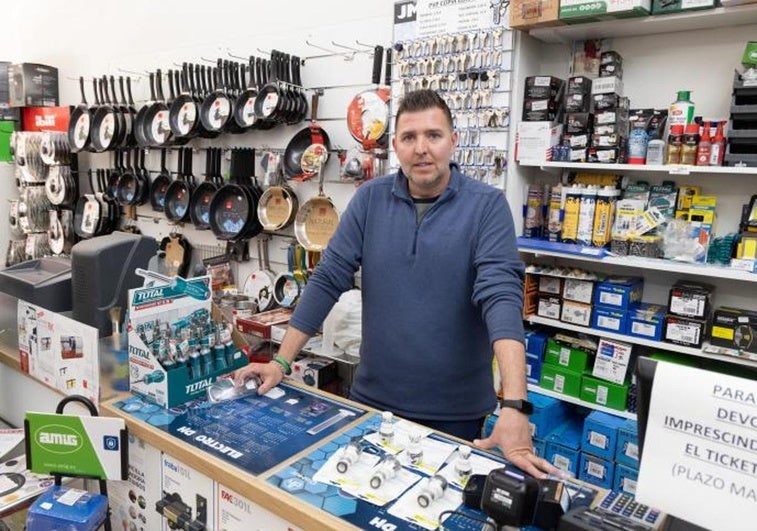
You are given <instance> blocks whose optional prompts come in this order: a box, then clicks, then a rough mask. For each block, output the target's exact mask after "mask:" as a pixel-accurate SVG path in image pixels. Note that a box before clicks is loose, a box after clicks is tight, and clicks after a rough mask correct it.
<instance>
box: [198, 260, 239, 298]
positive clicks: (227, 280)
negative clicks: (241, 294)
mask: <svg viewBox="0 0 757 531" xmlns="http://www.w3.org/2000/svg"><path fill="white" fill-rule="evenodd" d="M202 263H203V265H204V266H205V268H206V269H207V272H208V273H207V274H208V275H210V277H211V279H212V280H211V286H212V291H213V293H215V292H218V291H228V290H229V289H230V288H231V287H232V286H234V274H233V273H232V271H231V262H230V261H229V257H228V256H227V255H219V256H213V257H211V258H206V259H204V260H203V261H202Z"/></svg>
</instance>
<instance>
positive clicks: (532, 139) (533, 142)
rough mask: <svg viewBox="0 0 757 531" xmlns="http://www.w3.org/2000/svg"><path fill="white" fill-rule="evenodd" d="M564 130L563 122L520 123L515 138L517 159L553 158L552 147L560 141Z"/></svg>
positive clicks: (536, 159) (542, 160)
mask: <svg viewBox="0 0 757 531" xmlns="http://www.w3.org/2000/svg"><path fill="white" fill-rule="evenodd" d="M562 131H563V126H562V124H554V123H552V122H549V121H542V122H521V123H519V124H518V131H517V134H516V140H515V142H516V143H515V160H517V161H519V162H521V161H535V162H544V161H549V160H552V148H553V147H554V146H556V145H557V144H558V143H559V142H560V136H561V135H562Z"/></svg>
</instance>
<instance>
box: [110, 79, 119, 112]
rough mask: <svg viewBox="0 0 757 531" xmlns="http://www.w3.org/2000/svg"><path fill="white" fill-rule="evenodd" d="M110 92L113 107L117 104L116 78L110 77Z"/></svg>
mask: <svg viewBox="0 0 757 531" xmlns="http://www.w3.org/2000/svg"><path fill="white" fill-rule="evenodd" d="M110 91H111V92H112V93H113V105H116V104H117V103H118V98H116V76H110Z"/></svg>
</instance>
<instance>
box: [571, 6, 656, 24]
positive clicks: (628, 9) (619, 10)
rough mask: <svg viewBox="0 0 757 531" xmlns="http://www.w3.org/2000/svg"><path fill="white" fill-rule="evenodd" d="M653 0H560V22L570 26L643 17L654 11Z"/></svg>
mask: <svg viewBox="0 0 757 531" xmlns="http://www.w3.org/2000/svg"><path fill="white" fill-rule="evenodd" d="M651 3H652V0H617V1H609V2H608V1H602V0H599V1H595V0H560V20H562V21H565V22H567V23H568V24H573V23H583V22H592V21H595V20H605V19H611V18H629V17H642V16H645V15H648V14H649V13H650V11H651V9H652V6H651Z"/></svg>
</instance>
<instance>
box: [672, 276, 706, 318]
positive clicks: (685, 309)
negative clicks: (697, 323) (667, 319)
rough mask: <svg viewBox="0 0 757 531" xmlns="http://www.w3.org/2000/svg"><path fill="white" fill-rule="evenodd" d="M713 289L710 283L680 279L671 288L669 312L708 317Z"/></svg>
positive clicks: (682, 315)
mask: <svg viewBox="0 0 757 531" xmlns="http://www.w3.org/2000/svg"><path fill="white" fill-rule="evenodd" d="M713 290H714V288H713V287H712V286H711V285H709V284H702V283H700V282H686V281H681V280H679V281H678V282H676V283H675V284H674V285H673V287H672V288H670V296H669V298H668V313H670V314H671V315H677V316H679V317H689V318H693V319H707V318H708V317H709V316H710V309H711V307H712V292H713Z"/></svg>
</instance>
